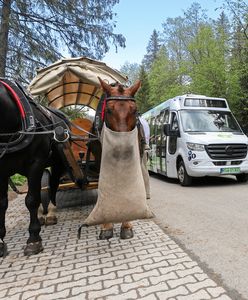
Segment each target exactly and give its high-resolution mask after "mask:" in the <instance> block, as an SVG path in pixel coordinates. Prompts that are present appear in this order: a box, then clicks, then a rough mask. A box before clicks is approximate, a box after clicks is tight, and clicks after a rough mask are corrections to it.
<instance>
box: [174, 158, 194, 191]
mask: <svg viewBox="0 0 248 300" xmlns="http://www.w3.org/2000/svg"><path fill="white" fill-rule="evenodd" d="M177 177H178V180H179V182H180V184H181V185H182V186H189V185H191V183H192V177H191V176H189V175H188V173H187V171H186V168H185V165H184V162H183V161H182V160H181V161H180V162H179V165H178V169H177Z"/></svg>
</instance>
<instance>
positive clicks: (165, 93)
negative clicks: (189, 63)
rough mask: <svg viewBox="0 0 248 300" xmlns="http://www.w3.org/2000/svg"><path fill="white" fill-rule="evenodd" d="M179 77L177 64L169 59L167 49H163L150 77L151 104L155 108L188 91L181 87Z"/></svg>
mask: <svg viewBox="0 0 248 300" xmlns="http://www.w3.org/2000/svg"><path fill="white" fill-rule="evenodd" d="M179 75H180V73H179V70H178V69H177V67H176V64H175V62H174V61H172V60H170V59H169V56H168V53H167V51H166V49H165V47H161V49H160V51H159V53H158V56H157V58H156V59H155V61H154V62H153V65H152V68H151V71H150V72H149V75H148V78H149V85H150V102H151V104H152V105H153V106H155V105H156V104H158V103H160V102H162V101H165V100H166V99H169V98H171V97H173V96H176V95H178V94H181V92H182V91H183V90H184V89H185V90H186V89H187V87H186V86H182V85H180V83H179V81H180V76H179Z"/></svg>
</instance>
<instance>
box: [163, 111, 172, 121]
mask: <svg viewBox="0 0 248 300" xmlns="http://www.w3.org/2000/svg"><path fill="white" fill-rule="evenodd" d="M169 116H170V112H169V110H166V111H165V113H164V120H163V121H162V123H163V124H168V123H169Z"/></svg>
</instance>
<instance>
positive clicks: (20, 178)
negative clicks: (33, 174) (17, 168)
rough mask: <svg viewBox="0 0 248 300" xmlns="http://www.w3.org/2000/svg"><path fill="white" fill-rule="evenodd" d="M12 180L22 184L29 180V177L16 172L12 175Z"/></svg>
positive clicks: (19, 184) (16, 183) (17, 184)
mask: <svg viewBox="0 0 248 300" xmlns="http://www.w3.org/2000/svg"><path fill="white" fill-rule="evenodd" d="M11 180H12V181H13V182H14V184H15V185H16V186H22V185H23V184H24V183H25V182H26V181H27V178H26V177H25V176H22V175H20V174H15V175H13V176H11Z"/></svg>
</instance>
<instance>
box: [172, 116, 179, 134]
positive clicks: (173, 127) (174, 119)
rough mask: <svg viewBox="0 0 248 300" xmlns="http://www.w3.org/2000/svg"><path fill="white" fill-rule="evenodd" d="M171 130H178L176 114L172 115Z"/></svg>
mask: <svg viewBox="0 0 248 300" xmlns="http://www.w3.org/2000/svg"><path fill="white" fill-rule="evenodd" d="M171 130H178V120H177V115H176V113H172V119H171Z"/></svg>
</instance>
